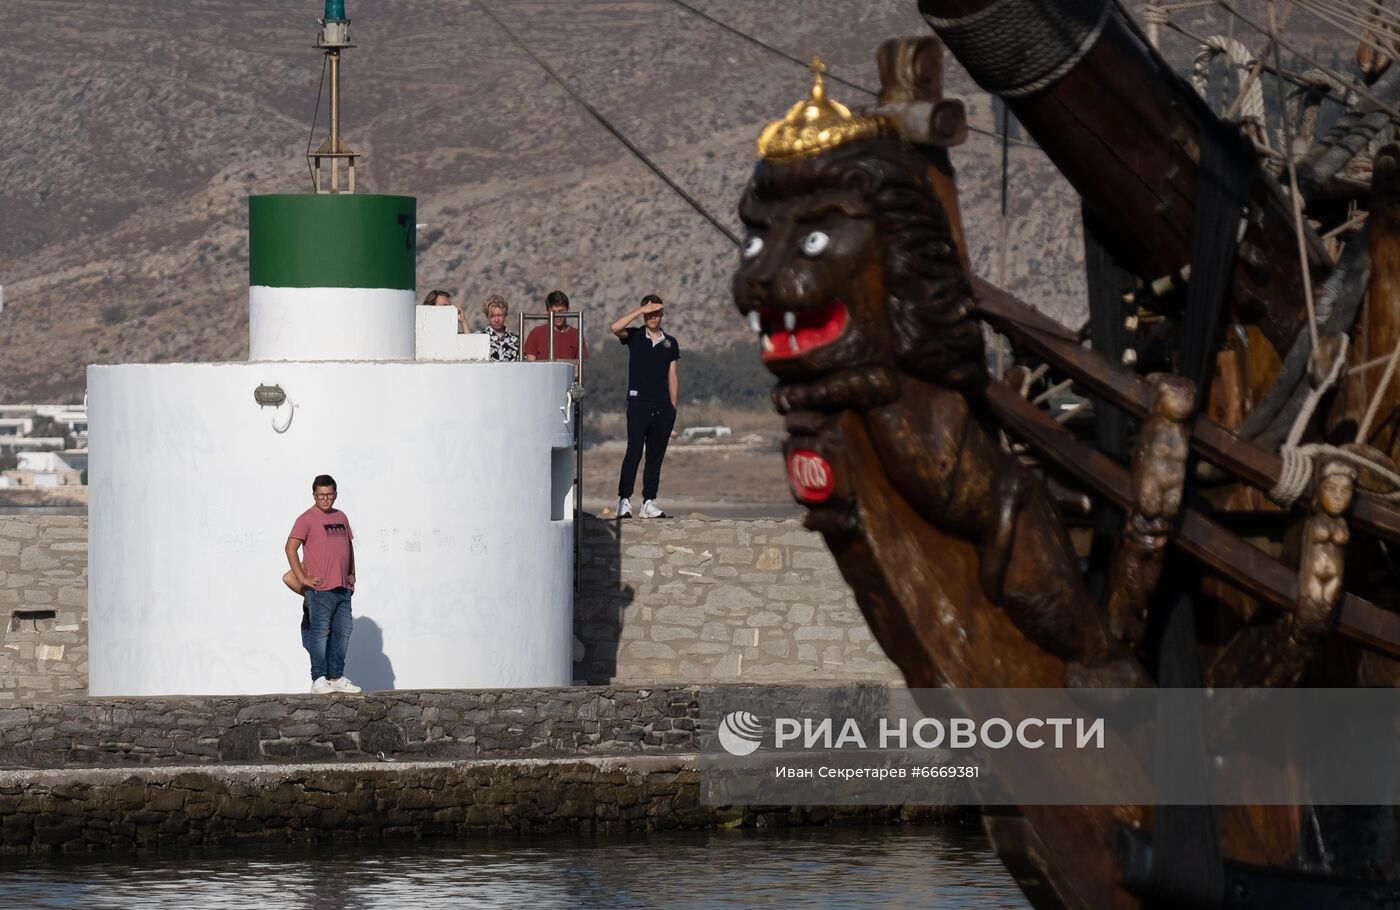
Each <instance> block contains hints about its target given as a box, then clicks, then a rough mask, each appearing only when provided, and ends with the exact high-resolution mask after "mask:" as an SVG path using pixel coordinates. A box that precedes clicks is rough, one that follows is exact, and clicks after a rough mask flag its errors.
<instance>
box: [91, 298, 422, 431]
mask: <svg viewBox="0 0 1400 910" xmlns="http://www.w3.org/2000/svg"><path fill="white" fill-rule="evenodd" d="M413 310H414V306H413V292H412V291H399V290H394V289H392V288H269V287H261V286H257V285H255V286H253V287H250V288H248V359H249V360H289V361H298V362H299V361H307V360H412V359H413V317H414V314H413ZM90 395H91V386H89V396H90ZM88 410H89V412H91V411H94V410H96V406H95V405H94V404H93V402H92V399H91V397H89V398H88Z"/></svg>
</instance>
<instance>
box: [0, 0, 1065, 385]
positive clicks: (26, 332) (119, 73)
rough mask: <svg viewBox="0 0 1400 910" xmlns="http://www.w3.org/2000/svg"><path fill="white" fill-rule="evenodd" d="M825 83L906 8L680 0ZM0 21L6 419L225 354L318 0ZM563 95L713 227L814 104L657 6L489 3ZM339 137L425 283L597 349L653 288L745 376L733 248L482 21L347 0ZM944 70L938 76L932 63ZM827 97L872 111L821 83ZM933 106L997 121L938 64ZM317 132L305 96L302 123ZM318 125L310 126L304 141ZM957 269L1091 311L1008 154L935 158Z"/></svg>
mask: <svg viewBox="0 0 1400 910" xmlns="http://www.w3.org/2000/svg"><path fill="white" fill-rule="evenodd" d="M694 5H695V6H696V7H697V8H703V9H704V10H705V11H706V12H707V13H709V14H710V15H712V16H714V17H716V18H718V19H720V20H723V21H725V22H727V23H730V24H731V25H733V26H734V27H736V28H739V29H741V30H743V31H745V32H748V33H749V34H751V35H754V36H756V37H758V38H760V39H762V40H764V41H766V42H768V43H770V44H772V45H774V46H776V47H779V48H781V49H783V50H784V51H787V52H789V53H792V54H794V55H796V56H798V57H801V58H804V59H805V58H806V57H808V56H810V55H811V54H813V53H821V54H822V55H824V56H825V57H826V59H827V61H828V64H829V67H830V70H831V72H832V73H834V74H836V75H839V76H842V77H844V78H847V79H851V80H853V81H856V82H858V83H861V84H863V85H867V86H874V85H876V84H877V78H876V75H875V67H874V63H873V59H874V56H873V55H874V50H875V48H876V46H877V45H878V44H879V42H880V41H882V40H883V39H885V38H887V37H891V36H896V35H922V34H927V27H926V26H925V25H924V24H923V22H922V21H921V20H920V18H919V16H918V13H917V9H916V5H915V3H914V2H913V0H874V2H870V3H863V4H842V3H835V2H832V0H787V2H784V3H782V4H752V3H747V2H743V0H695V3H694ZM3 6H4V13H5V15H4V16H3V27H0V285H3V286H4V304H5V305H4V309H3V311H0V400H20V399H57V398H76V397H80V396H81V395H82V393H83V389H84V385H85V382H84V369H85V367H86V366H87V365H88V364H90V363H109V362H127V361H149V362H163V361H186V360H228V359H241V358H242V357H244V356H245V355H246V352H247V292H246V286H247V238H246V226H247V225H246V222H247V214H246V212H247V209H246V196H247V195H248V194H249V193H272V192H301V191H305V190H306V189H307V188H308V187H309V177H308V175H307V166H306V162H305V158H304V154H305V150H306V144H307V135H308V127H309V125H310V121H311V116H312V108H313V104H314V103H315V100H316V93H317V81H318V75H319V73H320V71H321V55H320V54H319V53H317V52H316V51H315V50H313V49H312V48H311V45H312V44H313V43H314V29H315V26H314V19H315V16H316V15H317V14H318V12H319V7H320V4H319V3H318V2H316V0H297V2H294V3H289V2H286V0H277V2H273V0H134V2H130V3H126V4H111V3H106V2H98V0H63V2H55V0H4V4H3ZM490 6H491V9H492V10H493V11H495V12H496V13H497V14H498V15H499V16H500V17H501V18H502V19H503V20H504V21H505V22H506V23H507V24H508V25H509V27H510V28H511V29H512V30H514V31H515V32H517V33H518V34H519V35H520V36H521V37H522V38H523V40H525V41H526V42H528V43H529V44H530V45H531V46H532V47H533V48H534V49H535V50H536V51H537V52H538V53H539V54H541V55H542V56H543V57H544V58H545V59H547V60H548V61H549V62H550V64H551V65H552V66H553V67H554V68H555V69H556V70H557V71H558V72H559V73H560V74H561V75H562V76H563V77H564V78H565V79H566V80H568V81H569V82H570V83H571V84H572V85H573V86H574V87H575V88H576V90H577V91H579V92H580V93H581V94H582V95H583V96H584V97H586V98H587V99H588V100H589V101H590V102H591V103H592V104H593V105H595V106H596V107H597V108H598V109H599V110H601V111H602V112H603V113H604V114H605V115H606V116H608V118H609V119H610V120H612V122H613V123H614V124H616V126H617V127H618V128H619V129H620V130H622V131H623V132H624V133H625V134H626V135H627V136H628V137H629V138H630V139H631V140H632V141H633V142H635V143H636V144H637V145H638V146H640V147H641V148H643V149H645V150H646V151H647V153H648V154H650V155H652V156H653V157H654V158H655V160H656V161H657V162H658V163H659V164H660V165H661V166H662V167H663V168H664V169H665V170H666V171H667V172H668V173H669V174H670V175H671V176H672V177H673V178H674V179H675V180H676V181H677V182H678V183H679V184H680V185H681V186H683V187H685V188H686V189H687V191H688V192H689V193H691V194H692V195H693V196H694V197H696V198H697V199H699V200H700V201H701V202H702V204H703V205H704V206H705V207H706V208H708V209H709V210H711V211H712V212H714V213H716V214H717V215H718V216H719V217H720V218H721V219H722V220H723V221H724V222H725V223H727V224H728V225H730V226H731V229H733V230H736V231H737V230H738V223H737V219H736V218H735V215H734V209H735V205H736V203H737V201H738V198H739V194H740V192H741V190H742V188H743V186H744V183H745V181H746V180H747V177H748V173H749V171H750V170H751V168H752V165H753V160H754V146H753V142H754V139H755V137H756V135H757V133H758V130H759V129H760V128H761V126H762V125H763V124H764V123H766V122H767V121H768V120H771V119H773V118H774V117H776V116H778V115H780V114H781V113H782V112H783V111H785V110H786V108H787V107H788V106H789V105H790V104H792V103H793V102H794V101H796V100H797V99H799V98H800V97H802V95H803V94H804V93H805V91H806V88H807V84H808V78H807V75H806V73H805V72H804V71H803V70H802V69H801V68H799V67H797V66H795V65H794V64H793V63H791V62H789V61H787V60H784V59H782V58H781V57H778V56H776V55H774V54H772V53H770V52H768V51H766V50H764V49H762V48H760V47H757V46H755V45H753V44H750V43H747V42H744V41H742V40H740V39H738V38H736V37H735V36H734V35H732V34H730V33H728V32H726V31H724V30H723V29H720V28H718V27H716V26H715V25H714V24H712V23H709V22H706V21H704V20H703V19H700V18H697V17H696V16H694V15H692V14H690V13H689V12H687V11H686V10H684V9H683V8H681V7H680V6H677V5H675V4H673V3H670V2H666V0H578V2H575V3H571V4H557V3H547V2H544V0H493V2H491V4H490ZM348 8H349V14H350V16H351V18H352V20H353V25H352V35H353V38H354V39H355V42H356V44H357V45H358V47H357V48H355V49H353V50H350V51H348V52H347V54H346V62H345V65H344V95H345V103H344V121H345V132H346V136H347V140H348V141H349V142H350V143H351V144H352V145H353V146H354V147H356V148H357V150H358V151H360V152H362V153H364V155H365V158H364V160H363V166H362V170H361V172H360V178H361V179H360V188H361V190H362V191H366V192H393V193H405V194H411V195H415V196H417V197H418V200H419V221H420V222H423V223H424V224H425V225H426V226H425V228H424V229H423V231H422V232H421V234H420V252H419V269H418V274H419V279H418V283H419V290H420V293H421V292H423V291H426V290H427V289H428V288H430V287H437V286H440V287H445V288H448V289H451V290H453V291H454V292H455V293H458V294H460V295H462V297H464V298H465V299H466V301H467V302H468V304H469V306H471V307H472V308H473V310H472V315H473V318H474V320H475V321H477V322H480V321H481V320H480V317H479V315H478V313H477V311H476V310H475V308H476V307H477V306H479V305H480V303H481V302H484V300H485V298H486V297H487V295H489V294H492V293H501V294H504V295H505V296H506V297H507V298H509V299H510V300H511V302H512V304H513V306H514V307H515V308H516V309H521V308H527V307H528V308H529V309H539V308H540V307H539V304H540V301H541V298H542V297H543V295H544V293H545V292H547V291H549V290H550V289H552V288H555V287H559V288H564V289H565V290H567V291H568V292H569V293H570V295H571V297H573V298H574V300H575V301H576V302H577V303H578V304H579V305H581V306H582V308H583V310H584V313H585V318H586V319H587V320H588V322H587V324H588V326H589V334H590V335H596V334H598V333H600V332H601V331H602V330H603V329H604V327H605V325H606V324H607V323H608V322H610V321H611V320H612V319H613V318H614V317H615V315H616V314H618V313H619V312H621V311H623V310H625V309H628V308H630V307H631V306H633V305H634V304H635V301H636V300H637V299H638V298H639V297H640V296H641V295H642V294H644V293H647V292H653V291H654V292H656V293H659V294H661V295H662V297H664V298H666V299H667V301H668V303H669V304H670V306H669V307H668V315H667V320H668V327H669V328H670V329H672V330H673V331H674V332H675V333H676V334H677V335H678V336H680V337H681V338H682V339H683V340H687V341H689V342H690V343H691V344H695V345H700V346H703V347H712V348H725V347H728V346H733V347H734V350H735V354H734V356H752V352H751V349H750V348H751V345H752V344H753V342H752V340H751V339H749V338H747V337H746V333H745V332H744V331H743V330H742V329H741V327H740V325H739V323H738V320H737V318H736V317H735V316H734V313H733V310H732V306H731V304H730V301H729V291H728V284H729V276H730V274H731V272H732V269H733V266H734V262H735V251H734V249H733V247H732V246H731V244H730V243H729V241H728V240H726V239H725V238H724V237H723V236H721V235H720V234H719V233H718V232H717V231H715V230H714V228H713V227H711V226H710V225H709V224H708V223H707V222H705V221H704V220H703V219H702V218H701V217H700V216H699V215H697V214H696V213H695V212H694V211H692V210H691V209H690V208H689V207H688V206H687V205H686V203H685V202H683V201H682V200H681V199H680V198H678V197H677V196H676V195H675V194H673V193H672V192H671V191H670V190H668V189H667V188H666V187H665V186H664V185H663V184H662V183H661V182H660V181H658V180H657V179H656V177H655V176H654V175H653V174H652V173H651V172H650V171H648V170H647V169H646V168H645V167H644V166H643V165H642V164H641V163H640V162H638V161H637V160H636V159H634V158H633V157H631V156H630V155H629V154H627V153H626V151H625V150H624V149H623V148H622V147H621V146H620V145H619V144H618V143H617V141H616V140H615V139H613V138H612V137H611V136H610V135H609V134H608V133H606V132H605V131H604V130H603V129H602V128H601V127H599V126H598V124H597V123H596V122H594V121H593V120H592V119H591V118H590V117H589V116H588V115H587V113H586V112H584V111H583V110H582V109H581V108H580V107H579V105H578V104H576V103H575V102H574V101H573V100H571V99H570V98H569V97H568V96H567V95H566V94H565V93H564V92H563V91H562V90H560V88H559V87H558V86H557V85H556V84H554V83H553V82H552V81H550V80H549V79H548V78H547V77H546V75H545V74H544V73H543V72H542V70H541V69H540V68H539V67H538V66H537V65H536V64H535V63H534V62H533V61H531V60H530V58H529V57H528V56H526V55H525V54H524V53H523V52H522V51H521V50H520V49H519V48H518V47H516V46H515V45H514V44H513V43H512V42H511V40H510V38H509V37H508V36H507V35H506V34H505V33H504V32H503V31H502V30H501V29H500V28H498V27H497V26H496V25H495V24H494V23H493V22H492V21H491V20H490V19H489V18H488V17H487V16H486V15H484V14H483V12H482V11H481V10H480V8H479V7H477V6H475V5H472V4H467V3H459V2H452V0H394V2H393V3H392V4H389V3H369V2H367V0H350V2H349V4H348ZM953 69H954V70H956V67H955V66H954V67H953ZM831 90H832V94H833V96H835V97H836V98H838V100H844V101H847V102H850V103H860V102H862V101H864V100H865V99H864V98H863V97H861V96H859V95H858V94H857V93H854V92H852V91H851V90H849V89H846V88H843V87H841V86H837V85H833V86H832V89H831ZM949 94H951V95H954V96H958V97H962V98H964V99H965V100H966V101H967V103H968V106H969V110H970V114H971V117H972V120H973V122H974V123H975V124H977V125H980V126H982V127H984V128H990V127H991V126H992V109H991V105H990V103H989V100H988V98H987V96H986V95H984V94H983V93H981V92H979V91H977V90H976V89H975V87H974V86H972V85H971V83H970V82H969V81H968V80H967V79H966V77H965V76H963V75H962V74H961V73H959V72H956V71H955V72H953V73H951V74H950V85H949ZM320 111H321V118H322V121H323V122H324V117H325V102H324V99H323V100H322V104H321V108H320ZM321 135H322V133H320V132H318V134H317V141H318V142H319V140H320V137H321ZM955 161H956V163H957V165H958V167H959V169H960V179H961V187H962V192H963V200H964V206H965V211H964V217H965V220H966V222H967V224H968V228H969V236H970V238H971V241H972V246H973V250H974V257H975V260H976V267H977V269H978V270H979V271H980V272H981V273H982V274H984V275H986V276H988V277H989V278H991V279H992V280H995V281H1000V282H1001V283H1004V284H1006V285H1007V286H1009V287H1010V288H1011V289H1013V290H1015V291H1016V292H1018V293H1020V294H1022V295H1023V296H1025V297H1026V298H1027V299H1029V300H1032V301H1035V302H1037V303H1038V304H1041V305H1043V306H1045V307H1046V308H1048V309H1049V310H1050V311H1052V312H1053V313H1055V314H1056V315H1058V316H1059V317H1061V318H1063V319H1066V320H1073V319H1075V318H1076V317H1075V313H1076V312H1077V311H1078V310H1080V309H1082V298H1083V279H1082V275H1081V269H1082V266H1081V264H1080V260H1081V256H1082V249H1081V248H1082V243H1081V239H1080V235H1079V228H1078V209H1077V202H1076V199H1075V196H1074V194H1073V193H1072V192H1071V191H1070V190H1069V188H1068V187H1067V186H1066V185H1065V184H1064V183H1063V181H1062V180H1060V179H1059V177H1058V175H1057V174H1056V173H1055V172H1054V170H1053V168H1052V167H1051V166H1050V165H1049V164H1048V163H1047V162H1046V160H1045V159H1044V157H1043V156H1042V155H1040V154H1039V153H1038V152H1037V151H1035V150H1034V149H1025V148H1021V147H1015V148H1013V149H1012V155H1011V168H1010V186H1011V216H1012V223H1011V230H1010V232H1009V237H1010V242H1009V249H1008V257H1007V260H1008V267H1007V269H1006V270H1005V273H1004V274H1003V273H1001V270H1000V269H999V267H998V265H999V256H998V240H999V237H1000V221H999V214H998V212H999V193H1000V147H999V145H998V144H997V143H996V142H995V141H994V140H991V139H989V138H988V137H986V136H983V135H977V134H974V135H973V137H972V138H971V140H970V141H969V143H968V144H967V145H965V146H963V147H962V148H960V149H958V150H956V153H955Z"/></svg>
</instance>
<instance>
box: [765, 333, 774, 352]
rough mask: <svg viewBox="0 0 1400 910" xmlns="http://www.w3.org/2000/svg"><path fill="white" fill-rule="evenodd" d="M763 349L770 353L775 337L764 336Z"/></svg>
mask: <svg viewBox="0 0 1400 910" xmlns="http://www.w3.org/2000/svg"><path fill="white" fill-rule="evenodd" d="M763 350H764V351H765V352H768V353H771V352H772V350H773V339H771V338H769V337H768V336H767V335H764V336H763Z"/></svg>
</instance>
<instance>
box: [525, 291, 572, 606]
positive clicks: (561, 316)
mask: <svg viewBox="0 0 1400 910" xmlns="http://www.w3.org/2000/svg"><path fill="white" fill-rule="evenodd" d="M556 319H558V320H562V321H563V322H566V323H568V322H573V323H577V325H576V326H575V327H576V328H577V329H578V349H577V351H576V352H575V356H573V357H572V358H563V359H559V358H556V357H555V356H554V340H555V339H554V336H555V335H558V334H559V332H557V331H556V330H555V329H554V320H556ZM527 322H543V323H544V324H545V326H546V327H547V330H548V332H549V357H548V358H547V359H548V360H549V361H550V362H556V363H571V364H573V366H574V384H573V385H572V386H570V388H569V402H570V404H571V406H572V408H573V413H572V414H570V415H569V418H570V420H571V421H572V422H573V428H574V593H578V590H579V568H580V566H581V563H582V553H583V423H582V418H583V409H582V407H581V406H580V404H579V402H580V401H582V400H583V353H584V346H583V314H582V313H570V312H568V311H565V312H562V313H521V314H520V328H519V332H520V359H521V360H524V359H525V338H526V335H525V324H526V323H527Z"/></svg>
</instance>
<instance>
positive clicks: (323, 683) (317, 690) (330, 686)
mask: <svg viewBox="0 0 1400 910" xmlns="http://www.w3.org/2000/svg"><path fill="white" fill-rule="evenodd" d="M358 691H360V687H359V686H357V685H355V684H354V683H352V682H351V681H350V677H348V676H342V677H340V678H339V679H326V678H325V677H324V676H322V677H321V678H320V679H318V680H316V681H315V682H314V683H312V684H311V694H313V695H330V694H331V693H332V692H348V693H354V692H358Z"/></svg>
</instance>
